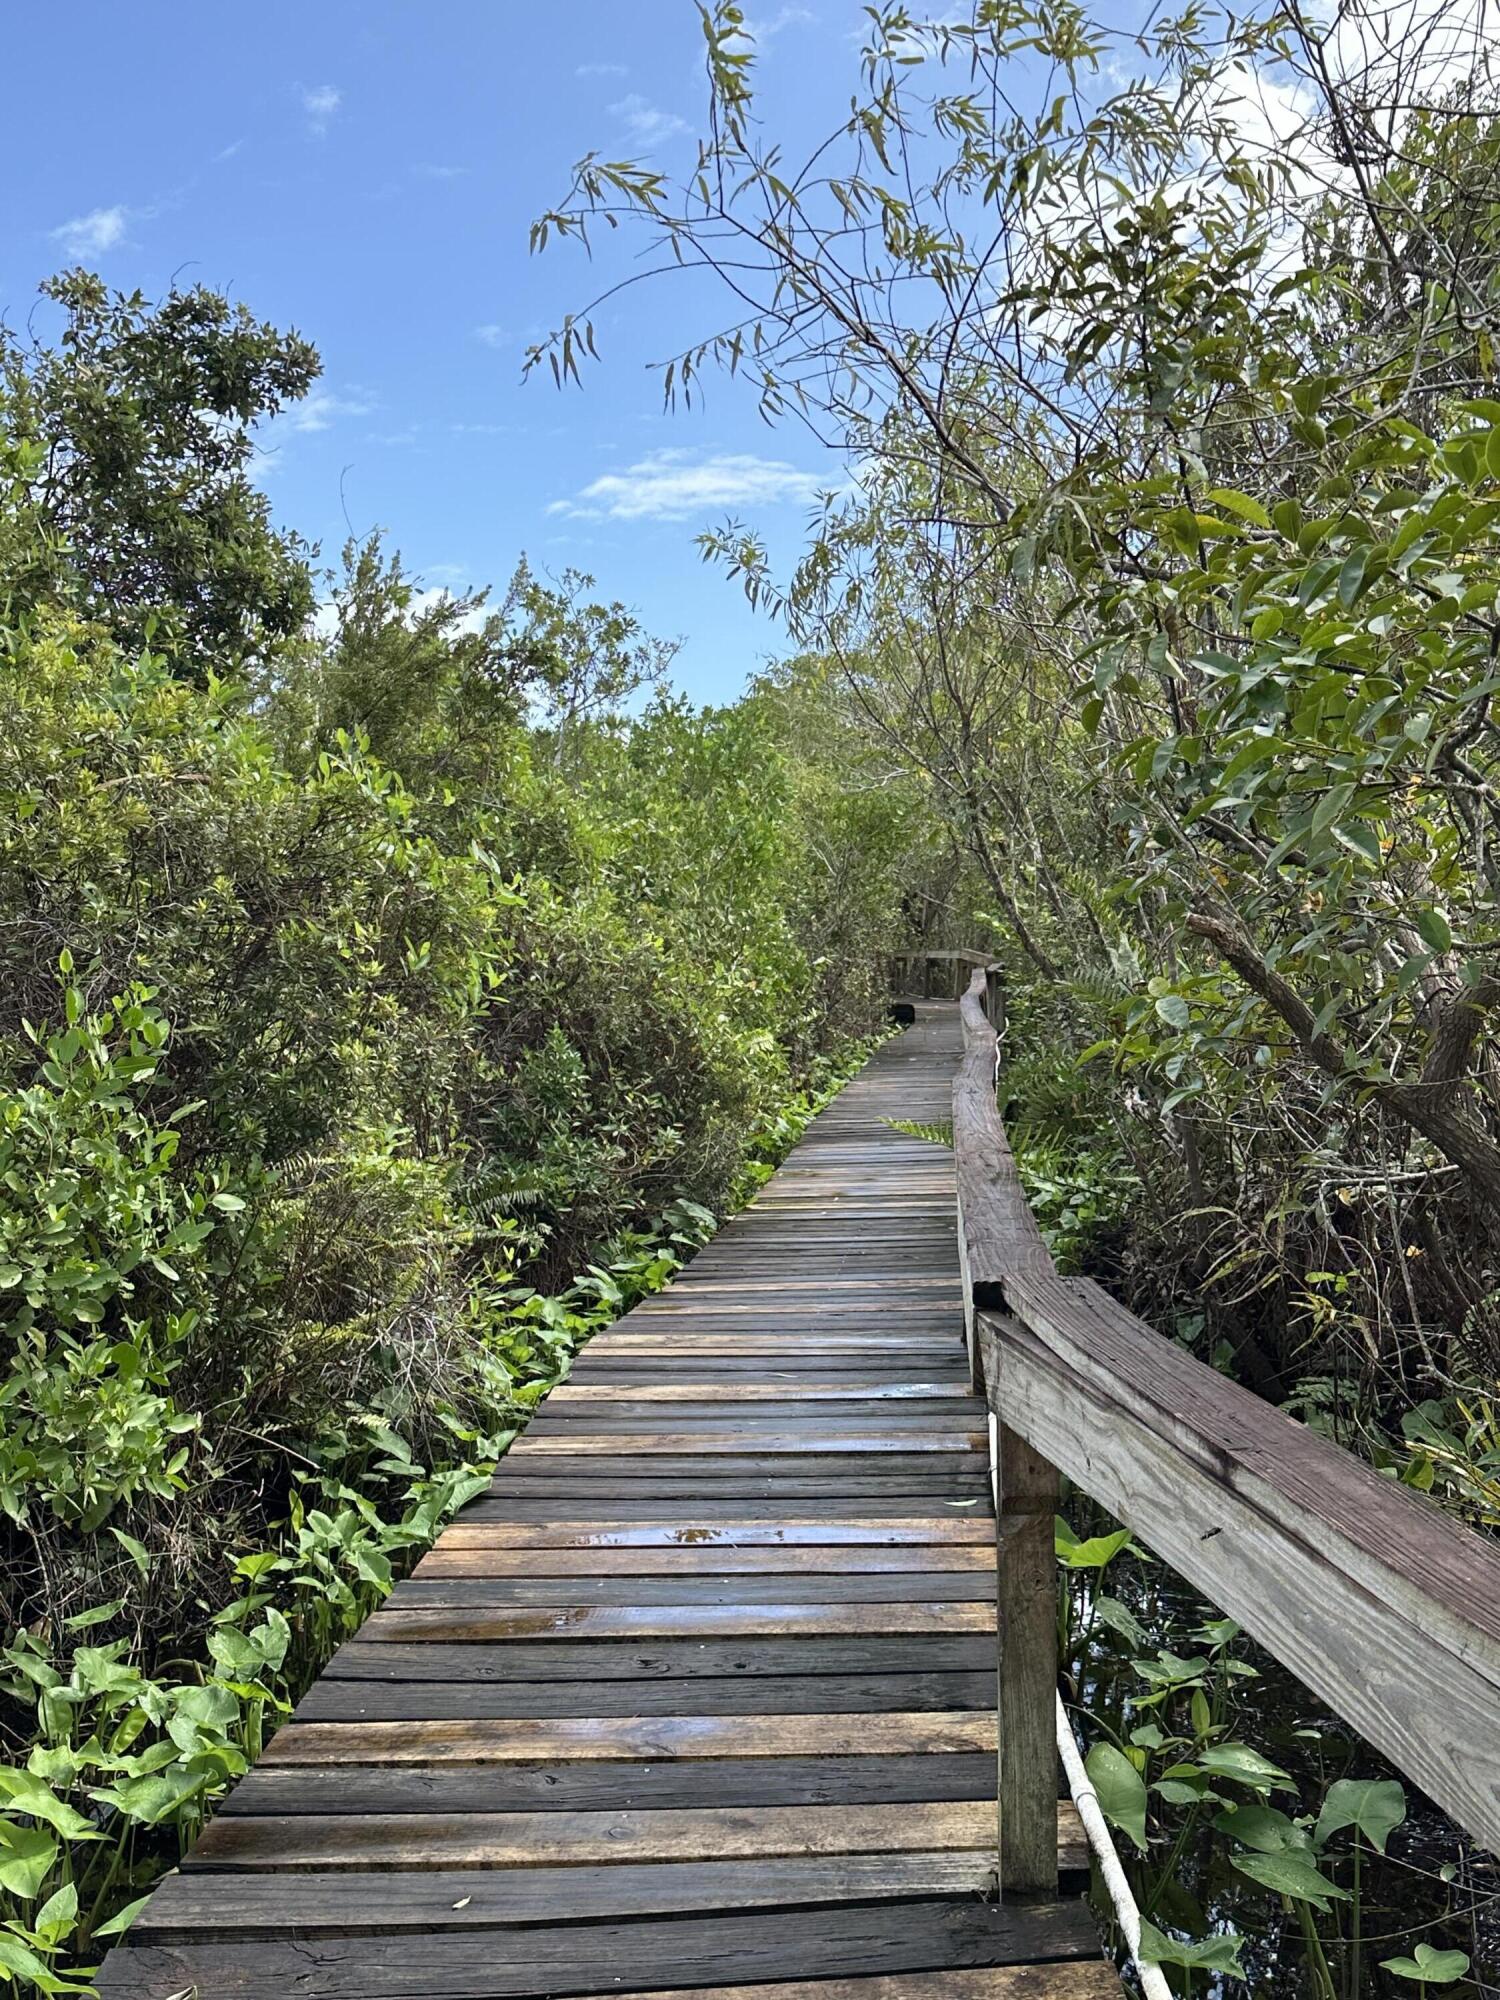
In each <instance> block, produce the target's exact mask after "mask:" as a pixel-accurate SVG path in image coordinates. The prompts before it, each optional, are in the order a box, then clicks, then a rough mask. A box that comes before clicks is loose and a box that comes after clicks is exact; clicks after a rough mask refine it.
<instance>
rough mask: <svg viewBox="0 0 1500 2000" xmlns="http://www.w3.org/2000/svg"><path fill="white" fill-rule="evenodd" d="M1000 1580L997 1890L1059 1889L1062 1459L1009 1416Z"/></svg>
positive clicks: (1000, 1505)
mask: <svg viewBox="0 0 1500 2000" xmlns="http://www.w3.org/2000/svg"><path fill="white" fill-rule="evenodd" d="M995 1502H996V1512H997V1515H998V1519H997V1522H996V1531H995V1533H996V1548H997V1552H998V1559H999V1584H1000V1605H999V1613H1000V1616H999V1625H1000V1661H999V1695H998V1707H999V1721H1000V1730H999V1740H1000V1786H999V1821H1000V1892H1001V1894H1002V1896H1004V1895H1023V1896H1024V1895H1030V1896H1049V1897H1050V1896H1055V1895H1056V1894H1057V1723H1056V1703H1057V1556H1056V1553H1055V1551H1054V1548H1053V1540H1054V1537H1053V1531H1052V1520H1053V1516H1054V1515H1055V1513H1056V1512H1057V1502H1058V1475H1057V1467H1056V1466H1055V1465H1051V1464H1049V1463H1048V1461H1047V1460H1046V1459H1045V1458H1043V1457H1042V1456H1041V1454H1040V1453H1039V1452H1036V1451H1033V1450H1032V1448H1031V1446H1030V1445H1029V1444H1027V1442H1026V1440H1025V1439H1024V1438H1022V1437H1020V1436H1018V1435H1017V1433H1016V1432H1015V1431H1013V1430H1011V1429H1010V1428H1009V1427H1008V1426H1007V1425H1005V1424H1003V1423H997V1425H996V1443H995Z"/></svg>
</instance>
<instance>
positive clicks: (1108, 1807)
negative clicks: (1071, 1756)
mask: <svg viewBox="0 0 1500 2000" xmlns="http://www.w3.org/2000/svg"><path fill="white" fill-rule="evenodd" d="M1084 1768H1085V1769H1086V1770H1087V1772H1088V1774H1089V1783H1090V1784H1091V1785H1092V1786H1093V1788H1094V1790H1095V1792H1096V1793H1097V1795H1098V1799H1099V1810H1100V1811H1101V1812H1102V1813H1103V1814H1104V1817H1105V1818H1106V1819H1107V1820H1108V1821H1109V1822H1110V1824H1111V1826H1117V1827H1119V1829H1120V1831H1121V1832H1122V1833H1124V1834H1127V1835H1128V1836H1129V1837H1130V1839H1131V1840H1132V1841H1133V1842H1134V1844H1135V1845H1136V1847H1138V1848H1139V1849H1140V1851H1141V1853H1142V1854H1144V1853H1145V1851H1146V1781H1145V1779H1144V1778H1143V1777H1142V1776H1141V1774H1140V1772H1139V1771H1138V1770H1137V1769H1136V1767H1135V1765H1134V1764H1132V1763H1131V1761H1130V1759H1129V1758H1128V1757H1127V1756H1126V1755H1125V1752H1124V1751H1123V1750H1117V1749H1116V1748H1115V1746H1114V1744H1113V1743H1096V1744H1095V1745H1094V1747H1093V1749H1092V1750H1090V1752H1089V1754H1088V1756H1087V1758H1086V1759H1085V1760H1084Z"/></svg>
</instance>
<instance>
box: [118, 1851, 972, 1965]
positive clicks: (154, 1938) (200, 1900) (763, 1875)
mask: <svg viewBox="0 0 1500 2000" xmlns="http://www.w3.org/2000/svg"><path fill="white" fill-rule="evenodd" d="M993 1875H994V1856H993V1854H991V1853H990V1852H989V1850H988V1849H986V1848H979V1849H972V1850H967V1851H966V1850H964V1849H962V1848H958V1849H948V1850H944V1851H942V1852H939V1853H935V1854H925V1853H921V1852H919V1851H914V1852H911V1853H903V1854H837V1855H777V1856H773V1857H770V1858H768V1859H765V1858H763V1859H757V1860H749V1861H747V1860H734V1861H715V1860H701V1861H695V1862H691V1863H684V1862H676V1863H672V1862H659V1861H656V1862H653V1861H644V1862H642V1861H637V1862H631V1861H620V1862H615V1863H613V1864H611V1865H610V1866H607V1867H599V1866H589V1865H587V1864H585V1865H584V1866H581V1867H565V1868H532V1867H526V1868H507V1869H483V1868H463V1869H459V1868H441V1869H438V1868H434V1869H423V1870H420V1871H414V1872H411V1873H408V1874H404V1875H403V1876H402V1877H401V1879H400V1881H399V1883H397V1882H393V1880H392V1878H391V1876H390V1874H389V1873H385V1872H381V1871H376V1870H370V1871H369V1872H358V1873H355V1872H351V1871H350V1870H348V1869H338V1870H328V1871H322V1870H317V1869H308V1870H296V1871H288V1872H286V1873H284V1874H270V1873H267V1872H261V1871H250V1870H247V1871H246V1872H244V1873H243V1874H241V1873H237V1872H233V1871H230V1870H215V1871H214V1872H213V1873H199V1872H197V1871H195V1870H188V1871H187V1872H185V1873H184V1872H174V1873H173V1874H171V1875H169V1876H168V1877H167V1878H166V1880H165V1881H164V1882H163V1883H162V1884H161V1886H160V1887H159V1888H158V1889H157V1891H156V1894H155V1895H154V1896H153V1897H152V1899H151V1902H150V1903H149V1905H148V1906H147V1908H146V1909H145V1910H144V1911H143V1912H142V1914H141V1915H140V1916H139V1917H138V1918H137V1919H136V1921H135V1924H134V1926H133V1927H132V1936H133V1937H134V1939H135V1941H136V1942H137V1944H173V1943H190V1942H192V1940H193V1939H194V1937H195V1935H198V1934H201V1933H202V1932H203V1931H204V1930H205V1929H212V1931H213V1932H214V1933H215V1934H217V1935H220V1936H229V1937H243V1936H248V1937H272V1936H275V1935H276V1934H277V1933H278V1932H285V1931H294V1932H295V1933H296V1934H297V1936H298V1937H306V1936H309V1935H314V1936H315V1935H318V1934H320V1933H321V1934H323V1935H327V1936H332V1935H338V1934H340V1933H345V1932H348V1931H350V1930H353V1931H367V1932H377V1931H378V1932H380V1933H383V1934H385V1935H391V1934H395V1933H399V1932H403V1931H416V1932H420V1933H424V1934H428V1935H438V1934H441V1933H442V1932H444V1931H467V1930H476V1929H488V1928H490V1927H492V1926H495V1925H518V1924H535V1923H556V1922H557V1920H558V1918H559V1917H560V1916H562V1915H566V1916H567V1917H568V1918H570V1919H571V1920H573V1921H575V1922H579V1921H587V1920H590V1919H598V1918H600V1917H638V1916H680V1915H683V1914H684V1913H687V1912H690V1911H693V1910H728V1909H754V1908H755V1907H757V1906H758V1905H764V1904H768V1903H770V1904H776V1903H790V1904H804V1905H805V1904H809V1903H830V1902H833V1903H836V1902H856V1901H859V1900H861V1899H868V1898H871V1897H883V1896H899V1897H911V1896H932V1895H943V1894H951V1895H977V1894H980V1893H982V1892H983V1891H984V1890H985V1888H986V1887H987V1886H988V1884H989V1883H990V1882H991V1881H992V1879H993ZM397 1889H399V1894H397V1893H394V1892H395V1891H396V1890H397ZM508 1943H509V1945H510V1947H511V1948H512V1949H514V1948H516V1947H517V1945H519V1944H521V1943H522V1941H521V1940H519V1939H515V1938H512V1939H510V1940H508Z"/></svg>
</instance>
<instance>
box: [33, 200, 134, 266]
mask: <svg viewBox="0 0 1500 2000" xmlns="http://www.w3.org/2000/svg"><path fill="white" fill-rule="evenodd" d="M128 218H129V210H128V209H125V208H122V207H121V206H119V204H116V206H115V207H113V208H93V209H90V210H89V212H88V214H87V215H75V216H74V217H73V219H72V221H71V222H64V223H62V224H61V225H60V226H59V227H58V228H56V229H54V230H53V231H52V240H53V242H54V243H61V245H62V246H63V248H64V249H65V250H66V251H67V253H68V255H69V256H70V257H101V256H103V254H104V252H105V251H106V250H113V249H114V247H115V245H116V244H117V243H119V242H121V241H122V239H123V238H124V235H125V224H126V221H127V220H128Z"/></svg>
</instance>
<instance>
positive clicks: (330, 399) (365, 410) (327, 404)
mask: <svg viewBox="0 0 1500 2000" xmlns="http://www.w3.org/2000/svg"><path fill="white" fill-rule="evenodd" d="M374 407H375V405H374V403H373V402H372V401H371V399H370V398H369V397H368V396H365V395H361V394H359V393H358V392H356V393H355V394H352V395H348V396H335V395H334V394H333V393H332V392H331V391H330V390H326V389H319V390H315V391H314V393H313V394H312V395H311V396H304V397H303V399H302V401H301V402H300V403H297V404H295V405H294V406H293V407H292V408H291V409H290V410H288V411H287V413H286V415H285V416H284V417H283V418H282V419H281V420H280V421H281V422H282V423H284V424H285V425H286V427H287V429H288V430H289V431H301V432H304V433H305V432H308V431H326V430H331V429H332V427H333V425H334V424H335V423H336V422H337V421H338V419H339V418H340V417H367V416H368V415H369V414H370V412H371V410H373V409H374Z"/></svg>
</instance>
